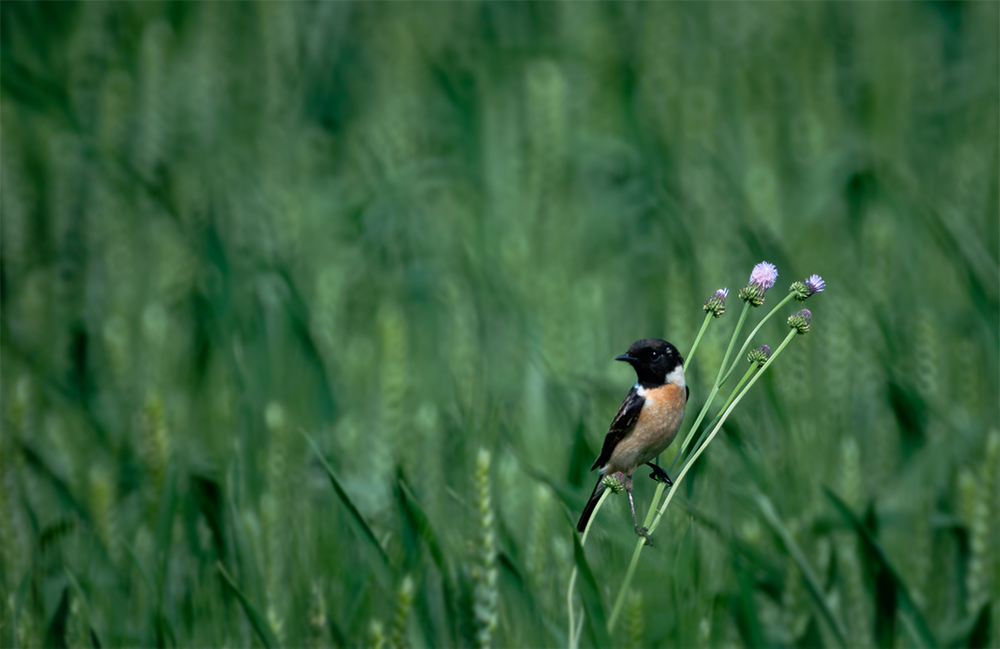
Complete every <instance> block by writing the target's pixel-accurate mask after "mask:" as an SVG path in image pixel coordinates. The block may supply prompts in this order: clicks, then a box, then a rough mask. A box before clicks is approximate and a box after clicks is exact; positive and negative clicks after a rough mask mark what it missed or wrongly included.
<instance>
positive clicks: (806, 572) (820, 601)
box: [756, 492, 847, 647]
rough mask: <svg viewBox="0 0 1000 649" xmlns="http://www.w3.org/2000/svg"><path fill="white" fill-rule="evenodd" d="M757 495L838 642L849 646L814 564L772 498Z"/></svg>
mask: <svg viewBox="0 0 1000 649" xmlns="http://www.w3.org/2000/svg"><path fill="white" fill-rule="evenodd" d="M756 496H757V505H758V506H759V507H760V511H761V513H762V514H763V515H764V520H765V521H766V522H767V524H768V525H769V526H770V527H771V529H772V530H773V531H774V533H775V534H777V535H778V537H779V538H780V539H781V542H782V544H784V546H785V549H786V550H787V551H788V554H789V556H791V557H792V561H794V562H795V565H797V566H798V567H799V570H800V571H801V572H802V577H803V579H805V582H806V589H807V590H808V591H809V595H810V596H811V597H812V600H813V603H814V604H815V605H816V608H818V609H819V612H820V614H822V616H823V619H824V620H826V623H827V625H828V626H829V627H830V630H831V631H833V635H834V636H835V637H836V638H837V644H839V645H840V646H841V647H845V646H847V643H846V641H845V638H846V636H847V634H846V633H845V631H844V629H843V627H842V626H841V625H840V621H839V620H837V618H836V616H835V615H834V614H833V611H832V610H831V609H830V604H829V602H827V600H826V594H825V593H824V592H823V586H822V585H821V584H820V582H819V579H817V578H816V574H815V573H814V572H813V570H812V566H810V565H809V562H808V561H807V560H806V556H805V554H804V553H803V552H802V549H801V548H800V547H799V545H798V544H797V543H796V542H795V539H793V538H792V535H791V532H789V531H788V527H786V526H785V523H784V522H783V521H782V520H781V517H780V516H778V512H777V510H776V509H775V508H774V504H773V503H772V502H771V500H770V499H769V498H768V497H767V496H765V495H764V494H762V493H759V492H758V493H757V495H756Z"/></svg>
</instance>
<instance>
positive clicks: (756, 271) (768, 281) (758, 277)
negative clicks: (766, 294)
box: [750, 261, 778, 291]
mask: <svg viewBox="0 0 1000 649" xmlns="http://www.w3.org/2000/svg"><path fill="white" fill-rule="evenodd" d="M777 279H778V269H777V268H776V267H775V265H774V264H772V263H771V262H769V261H762V262H760V263H759V264H757V265H756V266H754V267H753V271H752V272H751V273H750V283H751V284H756V285H757V286H759V287H761V288H762V289H764V290H765V291H766V290H767V289H769V288H771V287H772V286H774V282H775V281H777Z"/></svg>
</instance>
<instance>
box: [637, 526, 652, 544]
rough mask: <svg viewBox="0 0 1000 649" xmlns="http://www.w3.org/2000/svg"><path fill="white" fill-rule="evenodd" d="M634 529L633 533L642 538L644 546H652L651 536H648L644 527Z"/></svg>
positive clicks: (647, 531)
mask: <svg viewBox="0 0 1000 649" xmlns="http://www.w3.org/2000/svg"><path fill="white" fill-rule="evenodd" d="M634 529H635V533H636V534H638V535H639V536H641V537H642V538H644V539H646V545H648V546H652V545H653V538H652V537H651V536H649V529H647V528H645V527H639V526H638V525H636V526H635V528H634Z"/></svg>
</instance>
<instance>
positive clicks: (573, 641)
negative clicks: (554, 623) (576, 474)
mask: <svg viewBox="0 0 1000 649" xmlns="http://www.w3.org/2000/svg"><path fill="white" fill-rule="evenodd" d="M661 486H662V485H661ZM609 493H611V490H610V489H607V488H605V490H604V493H602V494H601V498H600V499H599V500H598V501H597V505H595V506H594V511H593V512H592V513H591V514H590V520H588V521H587V527H585V528H584V529H583V535H582V536H581V537H580V547H583V546H584V545H585V544H586V543H587V536H588V535H589V534H590V526H591V525H593V524H594V519H595V518H597V512H599V511H601V507H602V506H603V505H604V501H605V500H606V499H607V497H608V494H609ZM576 577H577V567H576V565H575V564H574V565H573V570H572V572H570V574H569V588H567V589H566V610H567V611H568V613H569V643H568V644H569V648H570V649H576V647H577V645H578V644H579V641H580V639H579V638H578V637H576V621H575V620H574V617H575V616H574V614H573V592H574V591H575V590H576Z"/></svg>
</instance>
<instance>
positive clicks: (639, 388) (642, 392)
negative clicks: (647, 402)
mask: <svg viewBox="0 0 1000 649" xmlns="http://www.w3.org/2000/svg"><path fill="white" fill-rule="evenodd" d="M633 387H635V393H636V394H638V395H639V396H640V397H643V398H645V396H646V388H644V387H642V386H641V385H639V384H638V383H636V384H635V386H633Z"/></svg>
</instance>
